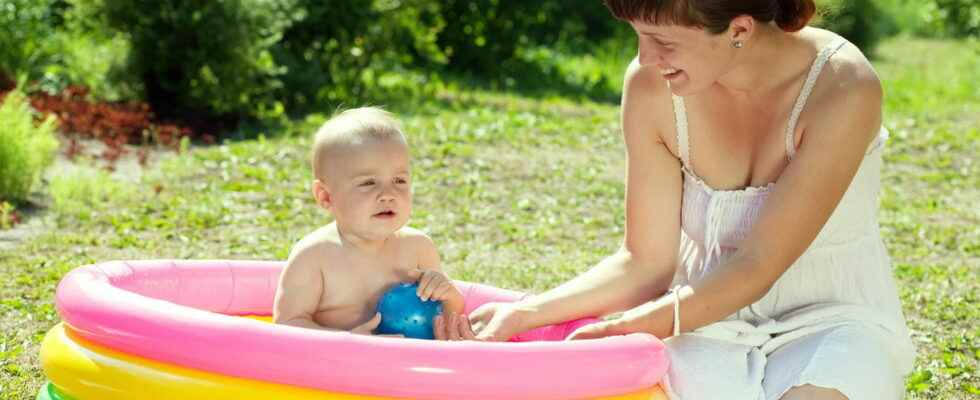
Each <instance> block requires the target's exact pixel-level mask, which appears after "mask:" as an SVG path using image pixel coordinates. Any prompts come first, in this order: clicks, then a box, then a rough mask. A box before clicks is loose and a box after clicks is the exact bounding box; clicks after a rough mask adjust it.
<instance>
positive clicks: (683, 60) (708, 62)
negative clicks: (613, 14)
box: [630, 21, 735, 96]
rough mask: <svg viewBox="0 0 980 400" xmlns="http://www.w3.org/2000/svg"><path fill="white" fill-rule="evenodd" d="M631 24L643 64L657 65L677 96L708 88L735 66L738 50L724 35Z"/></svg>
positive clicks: (633, 22)
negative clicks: (733, 63)
mask: <svg viewBox="0 0 980 400" xmlns="http://www.w3.org/2000/svg"><path fill="white" fill-rule="evenodd" d="M630 25H632V26H633V30H635V31H636V34H637V36H638V38H639V41H638V43H639V61H640V65H643V66H653V67H656V68H657V70H659V71H660V73H661V74H662V75H663V77H664V79H666V80H667V81H668V82H670V88H671V92H673V93H674V94H676V95H680V96H684V95H689V94H692V93H697V92H699V91H701V90H704V89H707V88H708V87H710V86H711V85H712V84H713V83H714V82H716V81H717V80H718V78H719V77H721V76H722V75H723V74H724V73H725V72H726V71H728V70H729V69H730V67H731V61H732V57H733V55H734V53H733V51H734V50H735V49H733V48H732V47H731V43H730V42H729V40H728V39H727V38H726V35H724V34H721V35H712V34H710V33H708V32H707V31H705V30H704V29H700V28H692V27H685V26H679V25H655V24H651V23H647V22H643V21H631V22H630Z"/></svg>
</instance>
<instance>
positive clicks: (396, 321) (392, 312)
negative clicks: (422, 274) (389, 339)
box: [375, 283, 442, 339]
mask: <svg viewBox="0 0 980 400" xmlns="http://www.w3.org/2000/svg"><path fill="white" fill-rule="evenodd" d="M418 287H419V285H418V284H415V283H401V284H398V285H396V286H395V287H393V288H391V289H389V290H388V291H387V292H385V294H384V295H383V296H381V300H379V301H378V312H379V313H381V323H380V324H378V328H377V329H375V333H378V334H389V335H390V334H401V335H405V337H409V338H416V339H435V336H433V335H432V321H433V319H435V317H436V316H437V315H439V314H441V313H442V302H441V301H435V300H428V301H422V299H420V298H419V296H417V295H416V294H415V291H416V290H418Z"/></svg>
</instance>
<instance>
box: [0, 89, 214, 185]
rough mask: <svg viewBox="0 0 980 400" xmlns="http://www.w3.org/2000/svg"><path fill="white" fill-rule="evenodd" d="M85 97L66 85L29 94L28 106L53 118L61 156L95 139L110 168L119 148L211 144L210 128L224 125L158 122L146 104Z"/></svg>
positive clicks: (119, 153)
mask: <svg viewBox="0 0 980 400" xmlns="http://www.w3.org/2000/svg"><path fill="white" fill-rule="evenodd" d="M4 79H6V77H4V76H0V88H2V87H4V84H5V83H4V82H5V81H4ZM14 85H15V84H14ZM12 88H13V86H9V87H7V88H6V89H5V90H0V100H2V99H3V97H4V96H5V95H6V93H7V92H8V91H9V90H11V89H12ZM87 96H88V89H86V88H85V87H83V86H77V85H76V86H69V87H67V88H65V89H64V90H63V91H62V92H61V93H58V94H56V95H51V94H47V93H34V94H31V95H29V97H30V99H31V106H33V107H34V109H35V110H38V111H39V112H41V113H43V114H49V115H53V116H55V118H57V120H58V123H59V127H60V131H61V133H62V135H64V136H65V137H66V138H68V146H67V147H66V148H65V155H66V156H68V157H69V158H73V157H74V156H76V155H78V154H79V153H80V152H81V151H82V148H81V144H80V143H79V142H78V140H77V139H78V138H87V139H96V140H99V141H101V142H102V143H104V144H105V145H106V149H105V150H104V151H103V153H102V155H101V157H102V159H104V160H105V161H107V162H108V163H109V164H110V166H111V165H112V164H113V163H114V162H115V161H116V160H118V159H119V157H121V156H122V155H123V154H125V153H126V148H125V147H124V146H123V145H126V144H129V145H137V146H138V145H148V144H152V143H156V144H160V145H163V146H165V147H169V148H171V149H174V150H179V149H180V141H181V139H183V138H185V137H187V138H190V139H195V140H200V141H203V142H205V143H208V144H211V143H214V142H215V136H214V135H213V134H212V133H209V132H214V130H212V129H215V130H217V129H221V128H223V125H224V124H222V123H221V122H207V121H200V120H198V121H189V123H182V122H180V121H176V122H175V121H159V120H157V119H156V117H155V115H154V113H153V111H152V110H151V109H150V106H149V105H148V104H147V103H144V102H126V103H107V102H93V101H89V100H87ZM195 127H198V128H197V129H195ZM205 129H207V131H205ZM137 156H138V158H139V161H140V163H141V164H142V163H145V161H146V158H147V157H146V152H145V150H143V151H141V152H140V153H139V154H138V155H137Z"/></svg>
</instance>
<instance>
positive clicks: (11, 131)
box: [0, 91, 58, 202]
mask: <svg viewBox="0 0 980 400" xmlns="http://www.w3.org/2000/svg"><path fill="white" fill-rule="evenodd" d="M54 130H55V119H54V117H48V118H47V119H46V120H44V122H42V123H40V124H37V123H35V122H34V114H33V112H32V110H31V107H30V105H29V104H28V103H27V100H26V98H25V96H24V94H23V93H21V92H20V91H13V92H10V93H8V94H7V96H6V98H5V99H3V104H0V144H2V145H0V200H6V201H11V202H20V201H23V200H25V199H27V195H28V194H30V191H31V188H32V187H33V186H34V184H35V183H36V182H37V180H38V179H39V178H40V176H41V172H42V171H43V170H44V168H45V167H47V166H48V165H50V164H51V162H53V161H54V151H55V150H56V149H57V148H58V140H57V139H55V137H54Z"/></svg>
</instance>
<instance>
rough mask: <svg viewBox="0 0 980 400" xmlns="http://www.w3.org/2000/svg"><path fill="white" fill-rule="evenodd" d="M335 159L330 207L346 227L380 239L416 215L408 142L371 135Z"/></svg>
mask: <svg viewBox="0 0 980 400" xmlns="http://www.w3.org/2000/svg"><path fill="white" fill-rule="evenodd" d="M330 163H331V165H332V166H331V168H330V169H331V170H332V172H331V173H330V178H329V183H328V186H329V190H330V195H331V207H330V211H331V212H332V213H333V215H334V218H335V219H336V220H337V225H338V227H339V228H340V229H341V231H346V232H345V233H346V234H355V235H357V236H359V237H362V238H364V239H368V240H380V239H384V238H386V237H387V236H388V235H391V234H392V233H393V232H395V231H397V230H398V229H399V228H401V227H402V226H405V224H406V223H407V222H408V218H409V217H410V216H411V214H412V180H411V179H412V177H411V173H410V169H409V168H410V157H409V154H408V148H407V147H406V145H405V144H404V143H400V142H398V141H395V140H371V141H368V142H366V143H364V144H361V145H358V146H355V147H353V148H351V149H349V150H347V151H344V153H343V154H340V155H338V156H337V157H336V158H334V159H333V160H331V161H330Z"/></svg>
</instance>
